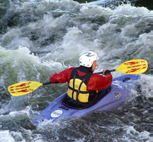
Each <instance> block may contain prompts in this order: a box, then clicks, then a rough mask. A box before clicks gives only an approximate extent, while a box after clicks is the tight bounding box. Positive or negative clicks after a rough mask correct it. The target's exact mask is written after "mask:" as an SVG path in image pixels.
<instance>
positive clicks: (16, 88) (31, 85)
mask: <svg viewBox="0 0 153 142" xmlns="http://www.w3.org/2000/svg"><path fill="white" fill-rule="evenodd" d="M42 85H43V84H42V83H39V82H35V81H26V82H20V83H16V84H13V85H11V86H9V87H8V91H9V92H10V94H11V95H12V96H22V95H25V94H28V93H30V92H32V91H34V90H36V89H37V88H38V87H39V86H42Z"/></svg>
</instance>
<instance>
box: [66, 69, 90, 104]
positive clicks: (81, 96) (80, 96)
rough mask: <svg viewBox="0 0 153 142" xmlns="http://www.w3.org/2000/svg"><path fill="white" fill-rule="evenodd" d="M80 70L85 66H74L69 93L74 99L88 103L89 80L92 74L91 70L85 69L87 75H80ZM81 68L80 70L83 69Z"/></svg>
mask: <svg viewBox="0 0 153 142" xmlns="http://www.w3.org/2000/svg"><path fill="white" fill-rule="evenodd" d="M77 69H78V70H80V69H81V70H82V69H83V67H79V68H74V69H73V70H72V73H71V77H70V82H69V86H68V90H67V95H68V96H69V97H70V98H72V99H73V100H76V101H79V102H82V103H87V102H88V101H89V95H90V93H89V91H88V90H87V84H88V81H89V79H90V77H91V75H92V73H91V72H89V71H87V70H86V71H85V70H84V71H85V73H86V75H84V76H79V75H78V73H77ZM81 70H80V71H81Z"/></svg>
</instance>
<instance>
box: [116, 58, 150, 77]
mask: <svg viewBox="0 0 153 142" xmlns="http://www.w3.org/2000/svg"><path fill="white" fill-rule="evenodd" d="M147 69H148V62H147V61H146V60H142V59H134V60H129V61H126V62H124V63H123V64H121V65H120V66H119V67H118V68H117V69H115V71H118V72H121V73H126V74H139V73H144V72H145V71H146V70H147Z"/></svg>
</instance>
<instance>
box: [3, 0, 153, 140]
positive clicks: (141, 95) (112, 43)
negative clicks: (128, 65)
mask: <svg viewBox="0 0 153 142" xmlns="http://www.w3.org/2000/svg"><path fill="white" fill-rule="evenodd" d="M79 2H80V3H79ZM79 2H76V1H68V0H62V1H58V0H50V1H49V0H48V1H47V0H37V1H36V0H35V1H34V0H31V1H30V0H26V1H23V0H0V18H1V19H0V100H1V101H0V142H1V141H2V142H4V141H6V142H7V141H8V142H25V141H26V142H61V141H62V142H67V141H73V142H76V141H77V142H101V141H103V142H110V141H112V142H152V141H153V119H152V118H153V116H152V114H153V11H152V6H153V4H152V1H151V0H150V1H149V0H139V1H136V0H133V1H126V0H124V1H119V0H116V1H115V0H108V1H101V2H99V1H97V2H94V3H89V1H88V3H85V1H79ZM92 2H93V1H92ZM130 2H131V3H130ZM96 3H97V4H96ZM121 3H122V4H121ZM86 50H93V51H95V52H97V53H98V55H99V57H100V59H99V61H98V65H99V66H98V67H97V69H96V71H101V70H102V69H103V68H106V67H107V68H110V69H112V68H116V67H118V66H119V65H120V64H121V63H123V62H124V61H126V60H130V59H136V58H139V59H145V60H147V61H148V64H149V67H148V70H147V71H146V72H145V73H144V74H141V80H140V82H139V84H140V86H139V87H137V88H130V91H131V93H130V97H129V98H128V99H127V101H126V102H125V103H124V104H123V105H122V106H120V107H119V108H117V109H116V110H114V111H112V112H107V113H106V112H103V113H96V112H95V113H93V114H90V115H88V116H86V117H83V118H66V119H64V120H60V121H58V122H56V123H55V124H52V123H50V122H49V121H47V122H44V123H42V124H40V125H39V126H38V127H37V128H35V127H34V126H33V125H32V124H31V122H30V120H31V119H32V118H33V116H34V115H36V114H38V113H39V112H41V111H42V110H43V109H44V108H46V107H47V106H48V105H49V104H50V103H51V102H52V101H53V100H54V99H55V98H57V97H58V96H59V95H61V94H63V93H64V92H65V91H66V90H67V84H58V85H52V86H50V85H48V86H43V87H40V88H39V89H37V90H35V91H34V92H32V93H30V94H27V95H24V96H21V97H13V96H11V95H10V94H9V92H8V90H7V87H8V86H9V85H12V84H15V83H17V82H22V81H27V80H32V81H38V82H46V81H48V80H49V76H50V74H51V73H54V72H58V71H61V70H63V69H66V68H68V67H71V66H78V65H79V62H78V57H79V54H80V52H82V51H86ZM112 75H113V77H117V76H121V75H123V74H121V73H118V72H114V73H113V74H112Z"/></svg>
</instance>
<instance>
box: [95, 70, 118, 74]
mask: <svg viewBox="0 0 153 142" xmlns="http://www.w3.org/2000/svg"><path fill="white" fill-rule="evenodd" d="M113 71H115V69H112V70H110V72H113ZM96 73H97V74H103V71H101V72H96Z"/></svg>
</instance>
